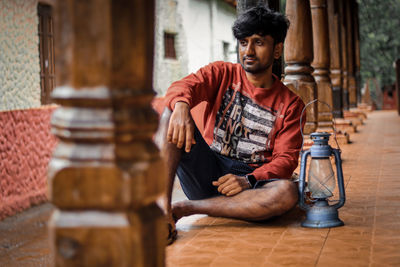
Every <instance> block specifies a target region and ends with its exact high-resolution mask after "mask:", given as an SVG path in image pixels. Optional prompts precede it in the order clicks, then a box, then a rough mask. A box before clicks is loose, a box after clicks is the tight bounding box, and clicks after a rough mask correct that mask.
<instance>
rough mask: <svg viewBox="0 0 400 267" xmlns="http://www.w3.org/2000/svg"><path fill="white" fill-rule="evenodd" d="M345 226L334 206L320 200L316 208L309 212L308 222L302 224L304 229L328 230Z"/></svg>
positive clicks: (311, 208)
mask: <svg viewBox="0 0 400 267" xmlns="http://www.w3.org/2000/svg"><path fill="white" fill-rule="evenodd" d="M342 225H344V223H343V221H342V220H340V219H339V213H338V211H337V209H336V208H335V207H333V206H329V205H328V202H327V201H326V200H318V201H317V202H316V203H315V204H314V206H312V207H310V208H309V209H308V210H307V214H306V220H305V221H304V222H302V223H301V226H303V227H309V228H328V227H337V226H342Z"/></svg>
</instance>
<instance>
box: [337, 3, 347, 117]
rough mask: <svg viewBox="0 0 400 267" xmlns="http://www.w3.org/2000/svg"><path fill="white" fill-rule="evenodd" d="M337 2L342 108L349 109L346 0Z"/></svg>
mask: <svg viewBox="0 0 400 267" xmlns="http://www.w3.org/2000/svg"><path fill="white" fill-rule="evenodd" d="M337 1H338V2H339V10H340V44H341V57H342V89H343V91H342V92H343V94H342V105H343V110H348V109H349V100H348V99H349V91H348V89H349V79H348V66H347V58H348V56H347V34H346V32H347V30H346V25H347V16H346V4H345V2H347V0H337Z"/></svg>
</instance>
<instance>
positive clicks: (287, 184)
mask: <svg viewBox="0 0 400 267" xmlns="http://www.w3.org/2000/svg"><path fill="white" fill-rule="evenodd" d="M297 200H298V192H297V187H296V185H295V184H294V183H293V182H291V181H289V180H279V181H274V182H270V183H268V184H266V185H264V186H263V187H260V188H257V189H250V190H244V191H242V192H241V193H239V194H237V195H234V196H231V197H227V196H217V197H213V198H208V199H203V200H186V201H181V202H177V203H175V204H174V205H173V206H172V213H173V214H174V217H175V219H180V218H181V217H183V216H189V215H193V214H207V215H209V216H214V217H227V218H236V219H243V220H248V221H260V220H266V219H269V218H271V217H274V216H278V215H282V214H283V213H285V212H287V211H289V210H290V209H291V208H293V207H294V205H295V204H296V203H297Z"/></svg>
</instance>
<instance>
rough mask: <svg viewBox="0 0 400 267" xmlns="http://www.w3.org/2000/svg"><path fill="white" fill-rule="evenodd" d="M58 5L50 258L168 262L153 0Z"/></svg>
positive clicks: (61, 261)
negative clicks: (157, 135)
mask: <svg viewBox="0 0 400 267" xmlns="http://www.w3.org/2000/svg"><path fill="white" fill-rule="evenodd" d="M56 10H57V12H56V16H55V19H56V21H55V33H56V42H55V44H56V66H57V68H56V69H57V88H56V89H55V91H54V93H53V97H54V99H55V101H56V102H57V103H58V104H59V105H60V107H59V108H58V109H57V110H56V111H55V112H54V115H53V118H52V131H53V133H54V134H55V135H56V136H57V137H59V145H58V147H57V148H56V150H55V152H54V155H53V158H52V160H51V162H50V166H49V187H50V198H51V201H52V203H53V204H54V205H55V207H56V211H55V213H54V214H53V215H52V217H51V219H50V223H49V225H50V233H51V238H52V239H51V240H52V252H53V254H54V260H55V265H56V266H164V247H165V243H166V240H165V239H166V236H167V235H166V233H164V231H165V230H166V225H165V221H164V217H163V213H162V211H161V209H160V208H159V207H158V205H157V204H156V200H157V199H158V197H159V196H160V195H161V194H162V192H163V190H164V177H165V175H164V168H163V163H162V161H161V159H160V157H159V152H158V150H157V148H156V146H155V145H154V144H153V142H152V135H153V133H154V131H155V130H156V128H157V123H158V117H157V115H156V114H155V113H154V112H153V110H152V108H151V106H150V101H151V100H152V97H153V91H152V63H153V35H154V31H153V28H154V25H153V21H154V1H141V0H134V1H129V0H113V1H110V0H96V1H94V0H89V1H78V0H65V1H58V7H57V8H56Z"/></svg>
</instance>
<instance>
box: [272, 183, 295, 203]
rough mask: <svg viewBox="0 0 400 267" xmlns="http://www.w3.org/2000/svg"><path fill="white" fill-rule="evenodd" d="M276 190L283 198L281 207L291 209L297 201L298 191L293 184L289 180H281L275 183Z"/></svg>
mask: <svg viewBox="0 0 400 267" xmlns="http://www.w3.org/2000/svg"><path fill="white" fill-rule="evenodd" d="M275 183H276V188H277V190H278V191H279V192H278V194H279V195H281V196H283V200H284V203H283V205H285V206H287V207H289V208H288V209H290V208H291V207H293V206H294V205H295V204H296V203H297V201H298V190H297V186H296V184H295V183H293V182H292V181H290V180H286V179H282V180H279V181H276V182H275Z"/></svg>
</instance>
